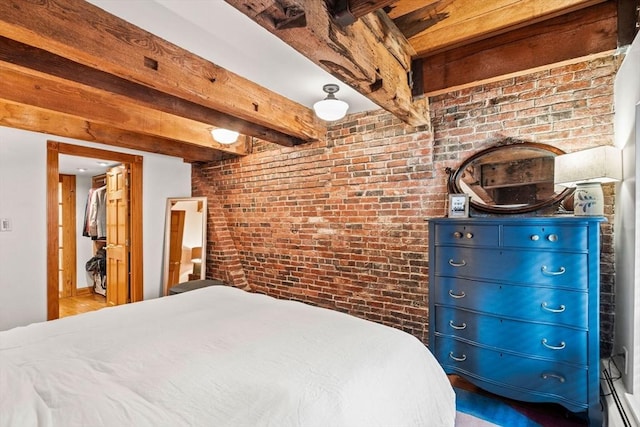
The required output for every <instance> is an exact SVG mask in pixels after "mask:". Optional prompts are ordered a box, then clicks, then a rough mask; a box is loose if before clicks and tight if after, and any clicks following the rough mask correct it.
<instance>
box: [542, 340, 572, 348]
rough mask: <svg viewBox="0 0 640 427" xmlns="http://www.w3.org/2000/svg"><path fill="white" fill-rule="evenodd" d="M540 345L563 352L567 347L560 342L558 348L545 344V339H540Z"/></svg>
mask: <svg viewBox="0 0 640 427" xmlns="http://www.w3.org/2000/svg"><path fill="white" fill-rule="evenodd" d="M542 345H543V346H545V347H547V348H548V349H550V350H564V348H565V347H566V346H567V344H566V343H565V342H564V341H560V345H558V346H555V345H550V344H547V339H546V338H542Z"/></svg>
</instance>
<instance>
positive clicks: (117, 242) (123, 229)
mask: <svg viewBox="0 0 640 427" xmlns="http://www.w3.org/2000/svg"><path fill="white" fill-rule="evenodd" d="M128 175H129V171H128V169H127V168H126V167H125V166H116V167H114V168H111V169H109V171H108V172H107V246H106V249H107V304H108V305H120V304H126V303H127V302H129V283H130V276H129V176H128Z"/></svg>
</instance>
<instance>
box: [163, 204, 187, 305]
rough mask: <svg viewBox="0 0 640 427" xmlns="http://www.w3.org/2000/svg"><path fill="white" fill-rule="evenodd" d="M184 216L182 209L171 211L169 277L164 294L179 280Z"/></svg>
mask: <svg viewBox="0 0 640 427" xmlns="http://www.w3.org/2000/svg"><path fill="white" fill-rule="evenodd" d="M185 216H186V212H185V211H183V210H176V211H171V219H170V221H171V224H170V228H169V279H168V281H167V286H166V289H165V295H167V294H168V293H169V288H170V287H171V286H173V285H175V284H176V283H178V282H179V281H180V265H181V263H182V237H183V235H184V219H185Z"/></svg>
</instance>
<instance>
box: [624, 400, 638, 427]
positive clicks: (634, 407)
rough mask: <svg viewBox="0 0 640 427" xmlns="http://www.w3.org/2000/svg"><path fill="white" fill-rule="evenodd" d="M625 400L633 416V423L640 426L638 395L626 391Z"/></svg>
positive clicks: (628, 411) (628, 410)
mask: <svg viewBox="0 0 640 427" xmlns="http://www.w3.org/2000/svg"><path fill="white" fill-rule="evenodd" d="M624 400H625V403H626V408H627V413H631V417H632V418H633V421H632V422H631V425H632V426H639V427H640V399H639V398H638V396H634V395H631V394H629V393H626V392H625V393H624ZM634 422H635V424H634Z"/></svg>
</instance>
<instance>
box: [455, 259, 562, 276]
mask: <svg viewBox="0 0 640 427" xmlns="http://www.w3.org/2000/svg"><path fill="white" fill-rule="evenodd" d="M449 264H451V261H449ZM540 270H541V271H542V274H544V275H545V276H560V275H561V274H564V273H565V272H566V271H567V270H566V269H565V268H564V267H560V269H559V270H558V271H549V270H547V266H546V265H543V266H542V268H541V269H540Z"/></svg>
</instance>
